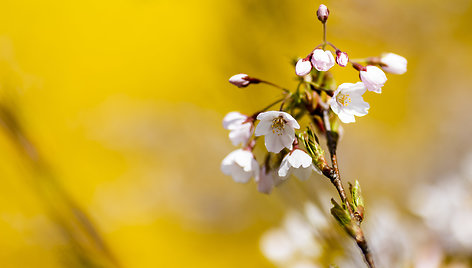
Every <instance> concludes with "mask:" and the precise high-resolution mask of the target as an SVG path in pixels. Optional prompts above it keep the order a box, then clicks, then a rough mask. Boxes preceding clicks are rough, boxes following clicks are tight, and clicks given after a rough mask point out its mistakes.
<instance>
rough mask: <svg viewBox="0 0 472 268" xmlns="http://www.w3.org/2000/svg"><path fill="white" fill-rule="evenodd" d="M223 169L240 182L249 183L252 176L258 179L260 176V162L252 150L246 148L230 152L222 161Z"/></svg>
mask: <svg viewBox="0 0 472 268" xmlns="http://www.w3.org/2000/svg"><path fill="white" fill-rule="evenodd" d="M221 171H222V172H223V173H224V174H226V175H231V176H232V177H233V180H234V181H235V182H240V183H247V182H248V181H249V180H250V179H251V177H254V178H255V179H256V180H258V178H259V164H258V163H257V161H256V159H254V155H253V154H252V152H250V151H247V150H244V149H237V150H235V151H233V152H231V153H230V154H228V155H227V156H226V157H225V158H224V159H223V161H222V162H221Z"/></svg>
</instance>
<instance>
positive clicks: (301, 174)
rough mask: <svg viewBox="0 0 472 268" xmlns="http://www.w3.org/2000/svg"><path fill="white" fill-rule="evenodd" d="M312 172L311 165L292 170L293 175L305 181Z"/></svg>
mask: <svg viewBox="0 0 472 268" xmlns="http://www.w3.org/2000/svg"><path fill="white" fill-rule="evenodd" d="M312 172H313V167H311V166H310V167H307V168H296V169H294V170H293V175H294V176H295V177H297V178H298V179H299V180H301V181H305V180H307V179H308V178H310V175H311V173H312Z"/></svg>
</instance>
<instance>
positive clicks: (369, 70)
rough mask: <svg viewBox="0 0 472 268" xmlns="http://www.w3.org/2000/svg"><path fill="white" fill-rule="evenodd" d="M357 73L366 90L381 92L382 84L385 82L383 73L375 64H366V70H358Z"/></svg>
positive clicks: (385, 78)
mask: <svg viewBox="0 0 472 268" xmlns="http://www.w3.org/2000/svg"><path fill="white" fill-rule="evenodd" d="M359 75H360V77H361V81H362V82H364V84H365V86H366V87H367V90H369V91H373V92H375V93H381V92H382V87H383V85H384V84H385V82H387V76H386V75H385V73H384V72H383V71H382V70H381V69H380V68H378V67H376V66H371V65H369V66H367V67H366V71H360V73H359Z"/></svg>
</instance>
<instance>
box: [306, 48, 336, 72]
mask: <svg viewBox="0 0 472 268" xmlns="http://www.w3.org/2000/svg"><path fill="white" fill-rule="evenodd" d="M311 63H312V64H313V66H314V67H315V69H316V70H318V71H321V72H326V71H328V70H329V69H330V68H331V67H333V66H334V64H335V61H334V57H333V54H331V51H329V50H326V51H324V50H322V49H320V48H317V49H315V50H314V51H313V55H312V56H311Z"/></svg>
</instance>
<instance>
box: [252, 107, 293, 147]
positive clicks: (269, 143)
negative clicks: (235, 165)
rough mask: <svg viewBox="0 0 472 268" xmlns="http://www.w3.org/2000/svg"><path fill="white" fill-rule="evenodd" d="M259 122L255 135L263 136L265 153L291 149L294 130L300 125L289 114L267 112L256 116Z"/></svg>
mask: <svg viewBox="0 0 472 268" xmlns="http://www.w3.org/2000/svg"><path fill="white" fill-rule="evenodd" d="M257 120H260V122H259V124H258V125H257V127H256V131H255V135H256V136H263V135H265V146H266V148H267V151H269V152H272V153H279V152H280V151H281V150H282V149H283V148H288V149H289V150H291V149H292V143H293V141H294V140H295V130H294V129H295V128H296V129H299V128H300V125H299V124H298V122H297V120H295V118H293V117H292V116H291V115H290V114H288V113H286V112H281V111H268V112H264V113H260V114H259V115H258V116H257Z"/></svg>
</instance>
